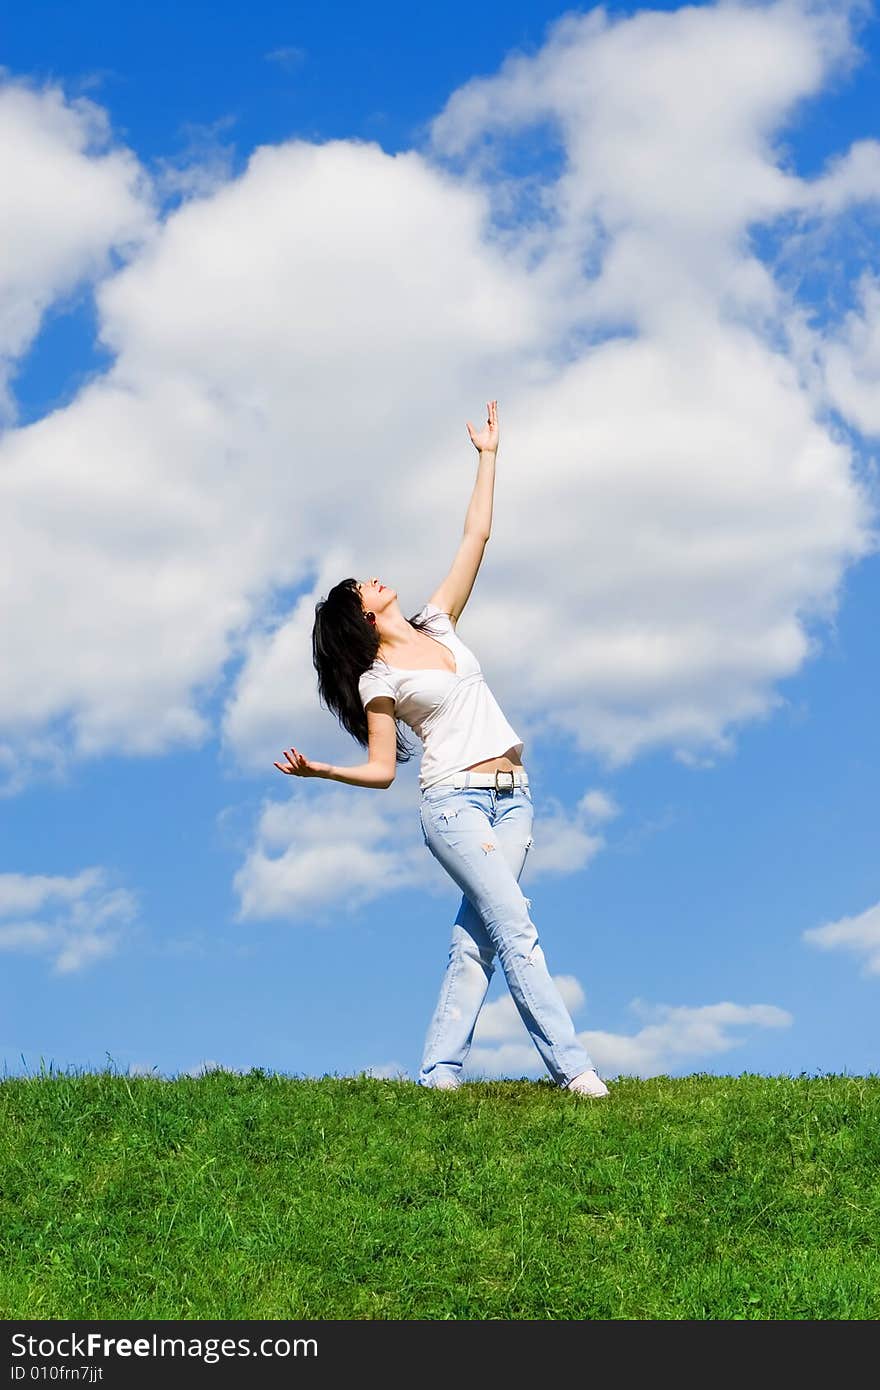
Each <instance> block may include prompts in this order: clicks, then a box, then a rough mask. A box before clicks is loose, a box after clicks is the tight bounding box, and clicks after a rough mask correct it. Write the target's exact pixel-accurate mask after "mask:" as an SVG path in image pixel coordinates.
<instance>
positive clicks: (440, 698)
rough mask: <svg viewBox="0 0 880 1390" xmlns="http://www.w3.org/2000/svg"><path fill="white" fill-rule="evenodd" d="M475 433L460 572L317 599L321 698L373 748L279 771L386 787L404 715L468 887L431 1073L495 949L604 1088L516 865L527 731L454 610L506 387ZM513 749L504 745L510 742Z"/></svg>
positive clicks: (346, 588) (480, 545)
mask: <svg viewBox="0 0 880 1390" xmlns="http://www.w3.org/2000/svg"><path fill="white" fill-rule="evenodd" d="M467 428H468V433H469V435H470V437H471V440H472V442H473V444H474V447H475V448H476V450H477V452H478V454H479V456H480V461H479V467H478V471H477V481H476V484H475V486H474V492H473V496H472V498H471V502H470V506H469V507H468V511H467V516H466V517H465V524H464V538H463V540H462V542H461V545H460V546H459V550H458V554H457V555H456V557H455V560H454V562H453V565H452V568H451V569H450V571H449V574H448V575H447V576H446V578H445V579H444V581H443V583H442V584H441V585H440V587H439V588H438V589H436V590H435V592H434V593H433V594H432V596H431V599H430V601H429V602H428V603H427V604H426V605H425V607H424V608H423V609H422V610H421V612H420V613H418V614H416V616H415V617H414V618H409V619H407V618H405V617H404V616H403V613H402V612H401V611H400V608H399V607H398V603H397V594H396V592H395V590H394V589H392V588H389V587H388V586H386V585H385V584H381V583H380V582H379V580H378V579H369V580H360V581H357V580H355V579H344V580H343V581H342V582H341V583H339V584H337V585H336V586H335V587H334V588H333V589H331V590H330V592H329V594H328V596H327V598H326V599H325V600H323V601H321V602H319V603H318V604H317V605H316V607H315V625H314V629H313V632H312V652H313V659H314V664H315V669H316V670H317V672H318V688H319V692H320V696H321V700H322V702H323V703H324V704H325V705H326V706H327V707H329V708H330V709H331V710H332V711H333V712H334V713H335V715H336V717H337V719H338V720H339V722H340V723H341V724H342V726H343V728H345V729H347V730H348V732H349V733H350V734H352V736H353V737H354V738H355V739H356V740H357V741H358V743H360V744H361V746H362V747H364V748H367V749H368V755H369V760H368V761H367V762H366V763H364V764H362V765H361V766H359V767H331V766H330V765H328V764H327V763H317V762H313V761H311V760H310V759H308V758H306V757H305V756H304V755H303V754H302V753H300V752H298V751H297V749H295V748H291V749H290V750H285V753H284V757H285V760H286V761H285V764H284V765H282V764H281V763H275V767H277V768H278V770H279V771H280V772H284V773H286V774H288V775H289V776H294V777H325V778H329V779H330V780H331V781H334V782H346V783H348V784H349V785H350V786H357V787H390V785H391V783H392V782H393V781H394V776H395V771H396V765H397V763H398V762H406V761H407V760H408V759H409V757H410V756H411V750H410V748H409V747H408V745H407V744H406V743H405V742H404V741H403V738H402V735H401V733H400V730H399V727H398V725H397V722H396V721H397V720H402V721H403V722H404V723H406V724H407V725H409V727H410V728H412V729H413V731H414V732H415V733H416V734H418V736H419V738H420V739H421V740H422V743H423V745H424V753H423V756H422V762H421V767H420V772H419V787H420V791H421V823H422V834H423V836H424V840H425V844H426V845H427V847H428V849H429V850H430V851H431V853H432V854H433V855H434V857H435V858H436V859H437V860H438V861H439V862H440V863H441V864H442V865H443V867H444V869H446V871H447V873H448V874H449V875H450V877H451V878H452V879H453V880H454V881H455V883H457V885H458V887H459V888H460V889H461V890H462V893H463V897H462V900H461V906H460V908H459V910H458V916H457V917H456V919H455V925H454V927H453V929H452V945H451V947H450V951H449V961H448V964H447V967H446V974H445V976H444V979H443V984H442V986H441V989H440V998H439V1000H438V1002H437V1008H436V1010H435V1012H434V1017H433V1019H432V1021H431V1025H430V1027H429V1029H428V1034H427V1037H426V1039H425V1047H424V1053H423V1056H422V1064H421V1068H420V1071H419V1084H420V1085H422V1086H430V1087H434V1088H438V1089H440V1088H442V1089H444V1090H446V1089H454V1088H456V1087H458V1086H459V1085H460V1084H461V1079H462V1068H463V1066H464V1062H465V1059H466V1057H467V1055H468V1052H469V1051H470V1047H471V1041H472V1038H473V1033H474V1026H475V1024H476V1021H477V1015H478V1014H479V1012H480V1009H481V1007H482V1004H483V1000H484V999H485V997H486V991H487V989H488V987H489V981H490V979H491V978H492V975H493V973H494V957H495V955H496V953H497V955H498V957H499V959H500V961H501V966H502V969H503V970H504V974H505V977H506V979H507V984H508V986H509V988H510V992H511V994H512V996H513V999H514V1002H515V1004H516V1007H517V1009H518V1010H519V1013H520V1017H521V1018H522V1020H523V1023H524V1024H525V1026H526V1028H527V1030H528V1032H529V1035H530V1037H531V1039H532V1041H533V1043H534V1044H535V1047H536V1048H537V1049H538V1052H539V1053H540V1055H541V1057H542V1058H543V1060H544V1063H545V1064H546V1066H547V1069H548V1070H549V1072H550V1075H551V1076H552V1077H553V1079H554V1081H556V1082H557V1083H558V1084H559V1085H560V1086H564V1087H566V1088H567V1089H568V1090H569V1091H571V1092H573V1093H574V1094H576V1095H581V1096H591V1097H598V1096H607V1094H608V1088H607V1086H606V1085H605V1083H604V1082H603V1081H602V1080H600V1078H599V1076H598V1074H597V1072H596V1070H595V1068H594V1066H593V1064H592V1062H591V1061H590V1058H589V1056H588V1055H587V1053H586V1052H585V1051H584V1048H583V1047H582V1045H581V1043H580V1042H579V1041H578V1039H577V1037H576V1035H575V1031H574V1025H573V1023H572V1021H571V1018H570V1016H569V1014H568V1011H567V1009H566V1007H565V1004H564V1003H563V1000H562V997H561V995H560V993H559V991H558V989H557V988H556V986H555V985H554V983H553V981H552V979H551V978H550V975H549V973H548V971H547V966H546V963H545V961H544V955H543V952H542V950H541V947H540V945H539V944H538V933H537V931H536V929H535V925H534V923H533V922H532V920H531V918H530V916H529V906H530V904H529V900H528V898H526V897H524V896H523V893H522V890H521V889H520V887H519V878H520V875H521V873H522V869H523V865H524V863H525V858H526V854H527V852H528V849H529V846H530V845H531V843H532V837H531V829H532V818H533V811H532V795H531V792H530V790H529V781H528V777H527V775H526V771H525V768H524V767H523V764H522V761H521V759H520V753H521V752H522V748H523V744H522V740H521V739H519V738H518V737H517V735H516V733H515V731H514V730H513V729H512V728H511V726H510V724H508V722H507V720H506V719H505V717H504V715H503V713H502V711H501V709H500V707H499V705H498V703H497V701H496V700H495V698H494V696H493V695H492V692H491V691H490V689H489V687H488V685H487V684H486V681H485V679H484V677H483V674H482V671H481V670H480V665H479V662H478V661H477V659H476V657H475V656H474V654H473V652H471V651H470V649H469V648H468V647H466V646H465V644H464V643H463V642H462V641H461V639H460V638H459V637H458V635H457V633H456V630H455V624H456V623H457V621H458V619H459V617H460V616H461V612H462V609H463V608H464V606H465V604H466V603H467V600H468V597H469V595H470V592H471V589H472V588H473V585H474V580H475V579H476V577H477V571H478V570H479V567H480V562H481V561H482V558H483V551H484V549H485V546H486V542H487V540H488V539H489V533H490V530H491V525H492V496H493V491H494V486H495V457H496V454H497V452H498V403H497V401H490V402H489V405H488V419H487V422H486V426H485V428H484V429H483V430H482V431H481V432H480V433H479V434H478V433H477V431H476V430H475V429H474V427H473V425H472V424H471V423H470V421H468V425H467ZM502 749H503V750H504V751H503V752H501V750H502Z"/></svg>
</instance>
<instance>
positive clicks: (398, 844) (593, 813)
mask: <svg viewBox="0 0 880 1390" xmlns="http://www.w3.org/2000/svg"><path fill="white" fill-rule="evenodd" d="M413 772H414V769H412V768H411V767H410V770H409V771H408V772H407V773H405V774H404V775H403V776H400V775H399V776H398V777H397V778H396V779H395V782H394V783H393V784H392V786H391V787H390V788H389V789H388V790H384V791H382V792H372V793H365V792H363V791H361V790H359V789H355V788H350V787H347V786H346V785H345V784H335V783H327V782H323V781H318V780H312V779H307V780H304V781H300V780H298V779H297V780H294V779H292V778H291V779H289V780H288V785H290V786H291V788H292V790H291V795H290V798H289V800H287V801H271V800H267V801H266V802H265V803H264V804H263V806H262V808H261V811H260V813H259V815H258V817H257V821H256V825H255V827H254V831H253V842H252V843H251V844H250V846H249V847H248V848H247V850H246V853H245V858H244V862H243V863H242V866H241V868H240V869H239V870H238V872H237V873H236V875H235V879H234V884H233V886H234V888H235V891H236V893H237V895H238V899H239V912H238V920H239V921H251V920H262V919H267V918H272V917H283V918H288V919H291V920H298V919H301V920H305V921H308V922H309V923H310V924H311V923H314V922H315V921H319V922H329V921H332V920H333V918H334V916H335V914H336V913H338V911H339V910H340V909H341V910H346V909H348V910H354V909H356V908H359V907H361V906H363V905H364V904H366V903H368V902H370V901H371V900H373V899H375V898H378V897H384V896H385V895H386V894H388V893H390V892H393V891H394V890H395V889H404V888H415V887H418V888H419V889H420V890H421V891H424V892H428V893H430V894H432V895H434V896H438V897H444V896H445V897H449V895H450V893H457V892H458V890H457V889H455V888H454V886H453V885H452V884H451V881H450V879H449V877H448V875H447V874H446V872H445V871H444V870H443V869H442V868H441V867H440V865H439V864H438V863H437V861H436V860H435V859H434V857H433V855H432V854H431V853H430V851H429V850H428V849H426V847H425V844H424V841H423V839H422V834H421V828H420V825H419V818H418V796H419V793H418V787H417V786H416V785H415V779H414V776H413ZM277 775H278V777H282V776H284V774H283V773H281V772H278V773H277ZM618 813H619V811H618V807H617V806H616V805H615V804H614V802H613V801H612V799H611V798H610V797H609V796H608V795H607V794H606V793H605V792H602V791H600V790H598V789H594V790H592V791H588V792H587V793H585V795H584V796H583V797H582V798H581V800H580V801H579V802H578V804H577V806H576V808H575V810H574V812H573V814H572V815H567V814H566V812H565V810H564V808H563V807H562V805H561V804H560V802H559V801H558V800H556V799H555V798H539V802H538V810H537V811H536V815H535V821H534V830H533V847H532V848H531V849H530V850H529V855H528V860H527V863H526V865H525V867H524V869H523V872H522V877H521V879H520V882H521V884H522V885H523V887H524V888H525V886H526V885H527V884H529V883H531V882H533V881H534V880H535V879H536V878H540V877H541V876H542V875H544V874H546V875H554V874H571V873H576V872H578V871H579V870H580V869H583V868H585V867H586V866H587V864H589V863H590V861H591V860H592V859H593V858H594V857H595V855H596V854H598V852H599V851H600V850H601V849H602V848H603V847H604V845H605V840H604V838H603V837H602V836H601V835H597V834H594V833H592V832H591V830H590V828H589V827H590V826H591V825H594V824H596V823H598V822H600V821H603V820H607V819H609V818H610V817H612V816H614V815H617V814H618Z"/></svg>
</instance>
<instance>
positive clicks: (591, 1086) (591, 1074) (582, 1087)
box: [565, 1067, 608, 1100]
mask: <svg viewBox="0 0 880 1390" xmlns="http://www.w3.org/2000/svg"><path fill="white" fill-rule="evenodd" d="M565 1089H566V1091H574V1093H575V1095H576V1096H590V1097H592V1098H593V1099H594V1100H597V1099H598V1098H599V1096H607V1095H608V1087H607V1086H606V1085H605V1082H604V1081H603V1080H602V1078H601V1077H600V1075H599V1073H598V1072H597V1071H596V1068H595V1067H590V1070H589V1071H582V1072H581V1074H580V1076H576V1077H575V1078H574V1080H573V1081H569V1083H568V1085H567V1086H566V1087H565Z"/></svg>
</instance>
